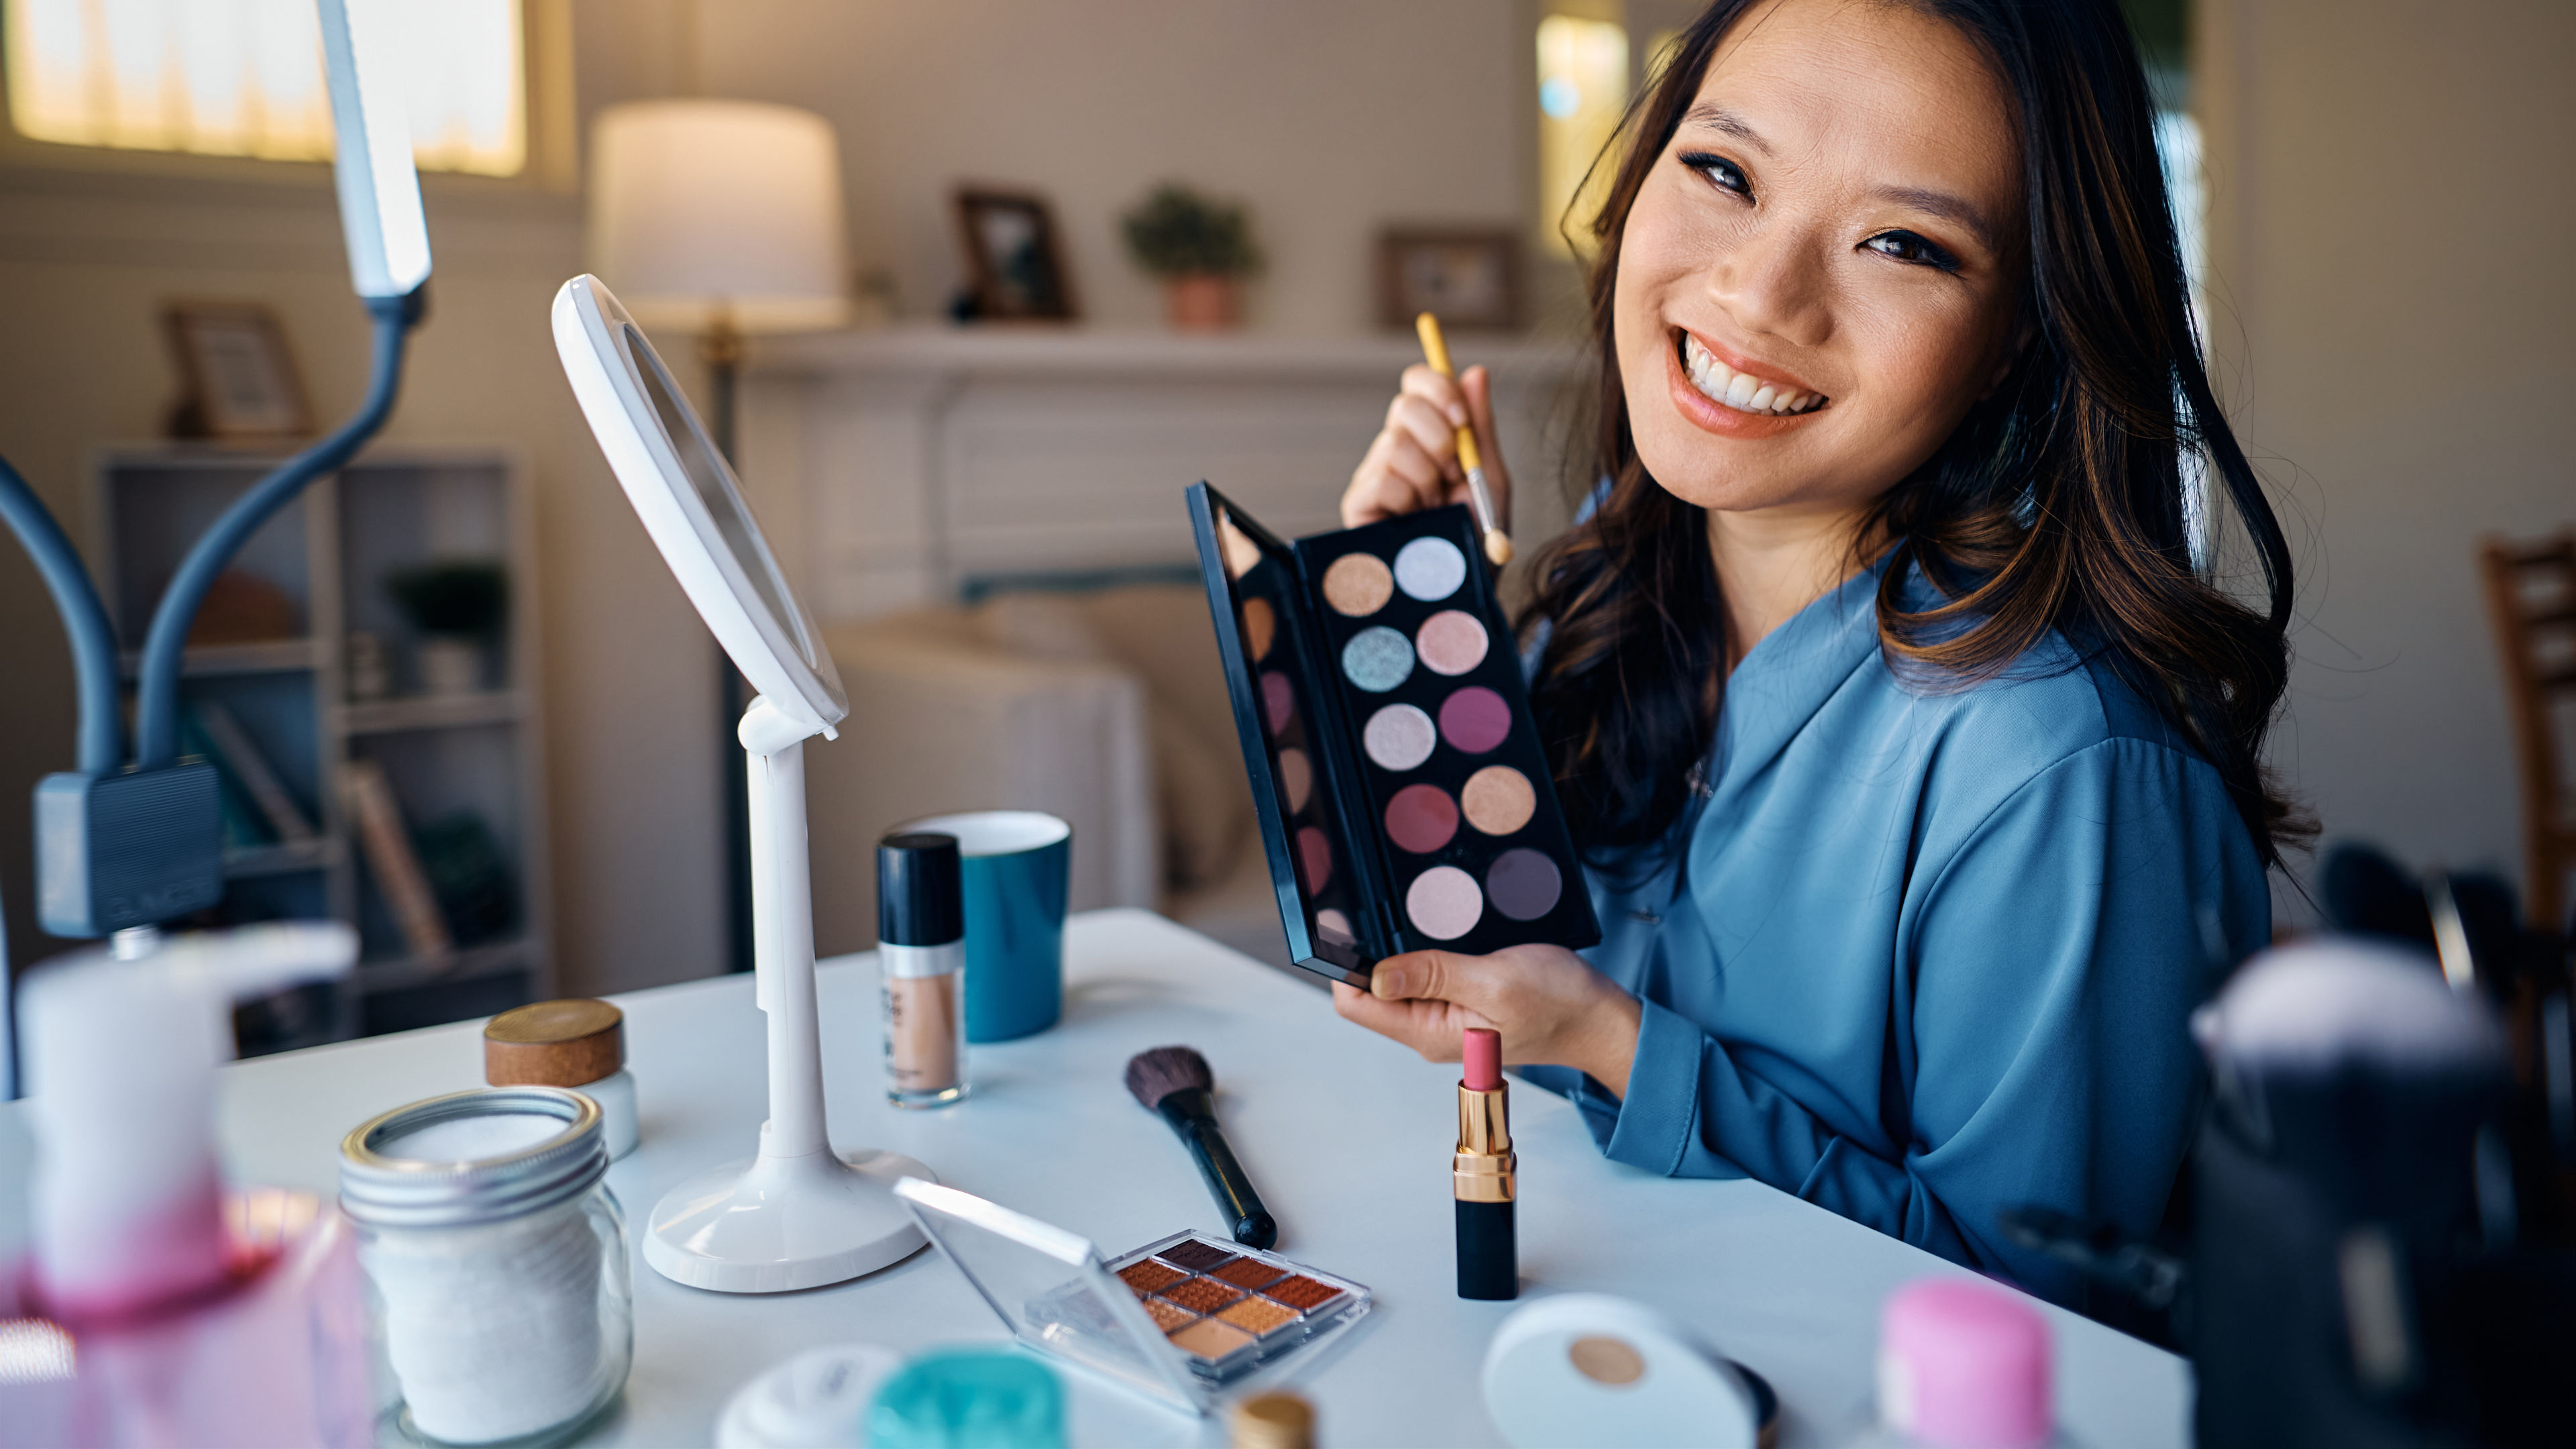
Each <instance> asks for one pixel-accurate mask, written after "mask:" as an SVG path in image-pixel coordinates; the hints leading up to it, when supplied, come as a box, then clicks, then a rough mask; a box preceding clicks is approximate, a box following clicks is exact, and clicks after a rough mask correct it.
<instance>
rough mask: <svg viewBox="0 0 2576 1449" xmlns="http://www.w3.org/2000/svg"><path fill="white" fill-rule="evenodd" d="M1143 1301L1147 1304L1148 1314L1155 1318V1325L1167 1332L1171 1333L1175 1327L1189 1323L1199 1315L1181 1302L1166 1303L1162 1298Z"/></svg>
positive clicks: (1146, 1311) (1146, 1310)
mask: <svg viewBox="0 0 2576 1449" xmlns="http://www.w3.org/2000/svg"><path fill="white" fill-rule="evenodd" d="M1143 1302H1144V1304H1145V1313H1146V1316H1148V1317H1150V1318H1152V1319H1153V1320H1154V1326H1155V1327H1156V1328H1159V1329H1161V1330H1163V1331H1164V1332H1165V1333H1169V1332H1171V1331H1172V1330H1173V1329H1175V1328H1178V1327H1180V1326H1181V1325H1182V1324H1184V1323H1188V1322H1190V1321H1191V1320H1192V1319H1195V1318H1197V1317H1198V1315H1197V1314H1195V1313H1192V1312H1191V1311H1189V1310H1188V1309H1186V1308H1183V1307H1181V1306H1180V1305H1179V1304H1177V1303H1166V1302H1164V1301H1163V1300H1162V1299H1160V1298H1147V1299H1145V1300H1143Z"/></svg>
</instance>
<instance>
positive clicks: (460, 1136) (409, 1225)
mask: <svg viewBox="0 0 2576 1449" xmlns="http://www.w3.org/2000/svg"><path fill="white" fill-rule="evenodd" d="M601 1125H602V1124H601V1115H600V1109H599V1104H598V1103H596V1102H594V1101H592V1100H590V1099H589V1098H588V1097H585V1096H583V1095H581V1094H580V1093H577V1092H569V1091H565V1090H563V1089H561V1088H557V1087H488V1088H482V1089H478V1090H474V1091H466V1092H451V1093H448V1094H447V1095H446V1096H443V1097H432V1098H429V1099H428V1100H426V1101H421V1102H414V1103H412V1104H411V1105H410V1106H407V1107H397V1108H395V1109H394V1110H393V1111H391V1112H387V1113H385V1114H384V1115H383V1116H381V1117H377V1118H375V1119H374V1120H372V1121H369V1122H367V1123H364V1124H362V1125H361V1126H359V1127H358V1128H357V1129H356V1130H355V1131H353V1132H351V1133H350V1134H349V1135H348V1136H347V1137H346V1138H344V1139H343V1140H342V1141H341V1143H340V1204H341V1206H342V1207H343V1208H344V1209H346V1210H347V1212H348V1214H349V1216H350V1217H351V1218H352V1219H353V1220H355V1221H356V1223H357V1225H358V1232H359V1238H358V1260H359V1262H360V1263H361V1264H363V1265H364V1266H365V1268H366V1272H367V1280H368V1303H369V1308H370V1311H371V1313H372V1314H373V1319H374V1328H375V1340H376V1343H377V1345H378V1347H379V1351H380V1353H381V1355H382V1362H383V1366H384V1368H385V1370H386V1372H387V1374H388V1376H389V1379H390V1382H391V1384H392V1386H393V1390H394V1392H395V1393H396V1394H397V1395H398V1396H399V1397H398V1399H397V1400H396V1401H395V1402H393V1403H392V1404H390V1405H389V1406H388V1407H387V1408H386V1409H385V1414H386V1415H387V1416H388V1417H389V1418H391V1419H392V1420H393V1421H394V1424H395V1426H396V1427H398V1428H399V1429H400V1431H401V1432H402V1433H403V1434H404V1435H405V1436H407V1437H408V1438H410V1439H412V1440H414V1441H416V1442H419V1443H424V1444H430V1445H459V1446H462V1445H472V1446H477V1449H497V1446H508V1449H534V1446H538V1445H547V1444H559V1443H562V1442H565V1441H566V1440H569V1439H571V1438H573V1437H574V1436H576V1435H578V1434H579V1433H580V1432H581V1431H582V1430H584V1429H586V1428H587V1427H588V1426H589V1425H590V1424H591V1422H592V1421H593V1420H595V1419H596V1418H597V1417H598V1416H599V1415H600V1414H601V1413H602V1411H604V1410H606V1409H607V1408H608V1406H609V1405H610V1404H611V1403H613V1402H614V1401H615V1400H616V1398H617V1395H618V1393H619V1391H620V1390H622V1389H623V1388H624V1387H625V1386H626V1371H627V1367H628V1365H629V1363H630V1362H631V1361H632V1359H633V1357H634V1348H635V1314H634V1293H633V1287H632V1285H631V1283H630V1282H629V1280H628V1276H627V1273H628V1270H627V1262H628V1259H627V1250H626V1219H625V1214H624V1213H623V1212H622V1211H620V1210H619V1208H618V1205H617V1199H616V1197H615V1196H614V1195H613V1194H611V1193H610V1192H609V1190H608V1183H607V1173H608V1142H607V1138H606V1136H605V1135H604V1133H603V1132H602V1130H601Z"/></svg>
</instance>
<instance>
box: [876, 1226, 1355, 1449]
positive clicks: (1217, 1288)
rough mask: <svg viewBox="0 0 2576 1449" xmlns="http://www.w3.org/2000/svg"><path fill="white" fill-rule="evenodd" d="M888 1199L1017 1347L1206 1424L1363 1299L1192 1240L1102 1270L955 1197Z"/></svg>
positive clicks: (1079, 1242) (1296, 1270) (1067, 1245)
mask: <svg viewBox="0 0 2576 1449" xmlns="http://www.w3.org/2000/svg"><path fill="white" fill-rule="evenodd" d="M895 1196H896V1197H898V1198H900V1199H902V1201H903V1202H904V1204H905V1206H906V1207H908V1208H909V1209H911V1211H912V1214H913V1218H914V1220H915V1221H916V1222H918V1223H920V1224H921V1227H922V1230H923V1231H924V1232H927V1233H928V1234H929V1235H930V1240H931V1241H932V1242H934V1243H937V1244H938V1245H939V1250H940V1252H941V1253H942V1254H943V1255H945V1256H946V1257H947V1259H948V1260H949V1261H950V1262H951V1263H954V1264H955V1265H956V1266H957V1269H958V1271H959V1272H961V1273H963V1274H964V1275H965V1277H966V1281H967V1282H968V1283H969V1284H971V1285H973V1287H974V1289H975V1291H976V1292H977V1293H979V1294H980V1295H982V1297H983V1299H984V1301H985V1303H986V1304H988V1305H990V1306H991V1308H992V1310H993V1311H994V1312H995V1313H996V1314H998V1315H1000V1317H1001V1319H1002V1321H1003V1322H1004V1323H1005V1324H1007V1325H1009V1327H1010V1329H1011V1331H1012V1333H1013V1334H1015V1335H1016V1336H1018V1338H1019V1339H1020V1341H1021V1342H1023V1343H1026V1344H1028V1345H1029V1346H1030V1347H1032V1348H1035V1349H1037V1350H1039V1351H1040V1352H1042V1353H1046V1354H1050V1355H1053V1356H1054V1357H1056V1358H1057V1359H1060V1360H1063V1361H1065V1362H1067V1363H1070V1364H1074V1365H1078V1366H1080V1367H1082V1368H1084V1369H1088V1370H1090V1371H1092V1372H1095V1373H1098V1374H1100V1375H1102V1376H1104V1377H1106V1378H1108V1379H1110V1380H1112V1381H1114V1382H1117V1383H1119V1384H1121V1385H1123V1386H1125V1387H1127V1388H1130V1389H1134V1390H1136V1391H1138V1392H1141V1393H1144V1394H1146V1395H1148V1396H1150V1397H1152V1398H1154V1399H1157V1400H1159V1401H1161V1402H1163V1403H1165V1404H1168V1405H1171V1406H1173V1407H1176V1408H1182V1409H1186V1410H1191V1411H1194V1412H1197V1413H1202V1414H1204V1413H1207V1412H1209V1411H1210V1410H1211V1409H1213V1408H1214V1407H1215V1406H1216V1404H1217V1403H1218V1401H1219V1398H1220V1396H1221V1395H1222V1394H1226V1393H1235V1392H1240V1391H1242V1390H1243V1389H1244V1388H1246V1387H1247V1386H1248V1385H1247V1380H1250V1379H1254V1378H1256V1377H1257V1378H1262V1379H1268V1378H1271V1377H1273V1376H1275V1375H1277V1374H1285V1373H1288V1372H1291V1371H1292V1370H1293V1366H1294V1365H1295V1364H1296V1363H1297V1362H1298V1361H1299V1360H1300V1359H1301V1358H1302V1357H1303V1356H1304V1355H1305V1354H1306V1353H1307V1352H1308V1351H1309V1350H1312V1349H1315V1348H1317V1347H1318V1346H1320V1345H1321V1344H1322V1343H1324V1342H1325V1341H1326V1340H1328V1339H1331V1338H1334V1337H1336V1336H1338V1335H1340V1334H1341V1333H1343V1332H1345V1331H1346V1330H1348V1329H1349V1328H1350V1327H1351V1326H1352V1325H1353V1324H1355V1323H1357V1322H1358V1321H1359V1320H1360V1319H1361V1318H1362V1317H1363V1316H1365V1315H1366V1314H1367V1313H1368V1310H1369V1290H1368V1289H1366V1288H1363V1287H1361V1286H1360V1285H1359V1284H1357V1283H1354V1282H1351V1281H1350V1280H1349V1279H1347V1278H1338V1277H1335V1276H1333V1275H1332V1274H1330V1273H1324V1272H1319V1271H1317V1270H1316V1269H1313V1268H1309V1267H1306V1266H1304V1265H1303V1264H1300V1263H1293V1262H1290V1261H1289V1260H1288V1259H1286V1258H1282V1257H1280V1256H1278V1255H1277V1254H1275V1253H1265V1252H1259V1251H1256V1250H1252V1249H1248V1248H1244V1247H1242V1246H1240V1245H1239V1244H1235V1243H1230V1242H1227V1241H1225V1240H1224V1239H1222V1238H1217V1237H1212V1236H1209V1235H1207V1234H1203V1233H1174V1234H1172V1235H1171V1236H1169V1237H1166V1238H1162V1239H1159V1240H1157V1241H1155V1242H1152V1243H1148V1244H1146V1245H1145V1246H1144V1247H1141V1248H1138V1249H1136V1250H1135V1251H1133V1252H1130V1253H1125V1254H1122V1255H1120V1256H1118V1257H1116V1258H1113V1259H1108V1260H1106V1261H1104V1260H1103V1259H1102V1257H1101V1255H1100V1252H1099V1250H1098V1249H1096V1248H1094V1247H1093V1246H1092V1245H1091V1243H1090V1242H1089V1240H1087V1239H1084V1238H1082V1237H1079V1236H1076V1235H1075V1234H1072V1233H1069V1232H1066V1231H1065V1230H1064V1229H1062V1228H1059V1227H1056V1226H1054V1225H1053V1224H1051V1223H1045V1222H1040V1221H1039V1220H1037V1219H1035V1218H1032V1217H1029V1216H1027V1215H1025V1214H1022V1213H1017V1212H1013V1211H1012V1210H1010V1209H1009V1208H1006V1207H1003V1206H1001V1205H1000V1204H998V1203H994V1202H989V1201H986V1200H985V1199H983V1198H980V1197H976V1196H974V1195H972V1194H970V1193H964V1192H960V1191H958V1190H957V1189H955V1188H952V1187H943V1186H940V1185H939V1184H937V1183H930V1182H923V1181H921V1180H919V1179H917V1178H905V1179H903V1180H902V1181H901V1182H898V1183H896V1184H895Z"/></svg>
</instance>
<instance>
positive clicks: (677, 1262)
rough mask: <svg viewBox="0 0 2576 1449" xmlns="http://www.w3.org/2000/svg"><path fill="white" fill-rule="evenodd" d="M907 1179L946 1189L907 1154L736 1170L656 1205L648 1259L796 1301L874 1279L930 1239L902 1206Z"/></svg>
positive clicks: (829, 1157) (724, 1285)
mask: <svg viewBox="0 0 2576 1449" xmlns="http://www.w3.org/2000/svg"><path fill="white" fill-rule="evenodd" d="M904 1177H918V1178H922V1179H924V1180H926V1181H931V1182H936V1181H938V1178H937V1176H936V1175H935V1174H933V1173H932V1172H931V1170H930V1169H929V1168H927V1167H924V1166H922V1165H921V1164H920V1163H918V1162H915V1161H914V1160H912V1159H911V1158H909V1157H906V1156H904V1155H903V1154H901V1153H899V1152H883V1151H859V1152H853V1153H850V1154H848V1156H847V1157H841V1156H836V1155H834V1154H832V1153H828V1152H818V1153H812V1154H809V1155H807V1156H803V1157H755V1158H753V1159H751V1160H750V1161H747V1162H733V1163H728V1164H726V1165H725V1166H723V1167H719V1168H716V1169H714V1170H712V1171H708V1172H702V1173H699V1174H698V1175H697V1176H695V1177H692V1178H690V1179H688V1180H687V1181H685V1182H683V1183H681V1184H680V1185H679V1186H677V1187H674V1188H672V1189H671V1190H670V1191H669V1192H667V1193H664V1194H663V1195H662V1200H661V1201H660V1202H658V1203H656V1204H654V1205H653V1218H652V1222H651V1225H650V1226H649V1227H648V1228H647V1229H646V1230H645V1233H644V1261H645V1262H647V1263H649V1264H651V1265H652V1267H653V1271H655V1272H657V1273H660V1274H661V1275H662V1276H663V1277H665V1278H668V1279H670V1280H672V1281H673V1282H676V1283H685V1284H687V1285H688V1286H690V1287H692V1288H709V1289H713V1290H714V1291H716V1292H718V1293H789V1292H793V1291H795V1290H796V1289H799V1288H819V1287H821V1286H823V1285H824V1284H826V1283H840V1282H844V1281H846V1280H848V1279H851V1278H856V1277H859V1276H860V1275H862V1274H866V1273H873V1272H875V1271H876V1270H877V1269H879V1268H884V1267H888V1266H890V1265H892V1264H895V1263H898V1262H901V1261H902V1260H903V1259H905V1258H908V1257H910V1256H912V1255H913V1253H915V1252H917V1251H919V1250H920V1248H921V1247H922V1246H923V1244H925V1243H926V1242H928V1241H929V1240H928V1239H927V1238H924V1237H923V1236H922V1233H921V1228H920V1226H919V1225H918V1224H916V1223H914V1222H913V1220H912V1214H911V1213H910V1212H909V1211H908V1210H906V1209H905V1207H904V1205H903V1204H902V1203H901V1202H900V1201H898V1200H896V1198H895V1195H894V1185H895V1182H896V1181H897V1180H898V1179H900V1178H904Z"/></svg>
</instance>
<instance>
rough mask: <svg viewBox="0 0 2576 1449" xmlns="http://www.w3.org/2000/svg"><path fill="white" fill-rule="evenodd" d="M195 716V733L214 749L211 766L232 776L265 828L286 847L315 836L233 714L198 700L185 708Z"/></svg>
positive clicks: (266, 760)
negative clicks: (213, 760)
mask: <svg viewBox="0 0 2576 1449" xmlns="http://www.w3.org/2000/svg"><path fill="white" fill-rule="evenodd" d="M188 712H189V713H190V714H191V715H193V716H195V718H196V724H197V728H198V730H199V731H200V732H201V733H203V734H204V736H205V738H206V742H207V743H208V744H211V745H212V746H214V755H215V763H216V764H218V765H221V766H222V767H224V768H225V769H226V770H229V771H230V772H231V773H232V776H233V778H234V779H235V780H237V781H239V782H240V784H241V787H242V791H243V793H244V794H247V795H248V796H250V799H251V803H252V804H254V805H257V806H258V807H259V813H260V814H262V815H264V816H266V817H267V818H268V824H269V828H270V829H272V830H274V831H276V832H277V838H278V839H279V840H280V841H282V842H284V843H285V844H288V845H302V844H304V843H306V842H308V841H310V840H312V839H313V838H314V837H315V834H316V832H315V831H314V829H313V822H312V821H310V820H307V819H306V818H305V817H304V811H303V809H302V808H301V807H299V806H298V805H297V804H296V803H295V797H294V796H293V795H290V794H288V793H287V791H286V786H285V785H284V784H283V783H281V782H280V781H279V780H278V778H277V772H276V771H275V770H273V769H270V768H269V764H268V757H267V756H266V755H263V754H261V753H260V752H259V747H258V746H257V745H254V744H252V743H251V739H250V732H249V731H247V730H245V729H243V728H242V727H241V721H239V720H237V719H235V718H233V712H232V711H231V710H228V709H226V708H224V707H223V706H222V705H220V704H217V703H215V702H214V701H213V700H211V699H201V700H198V701H196V702H195V703H193V704H191V705H189V706H188Z"/></svg>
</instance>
